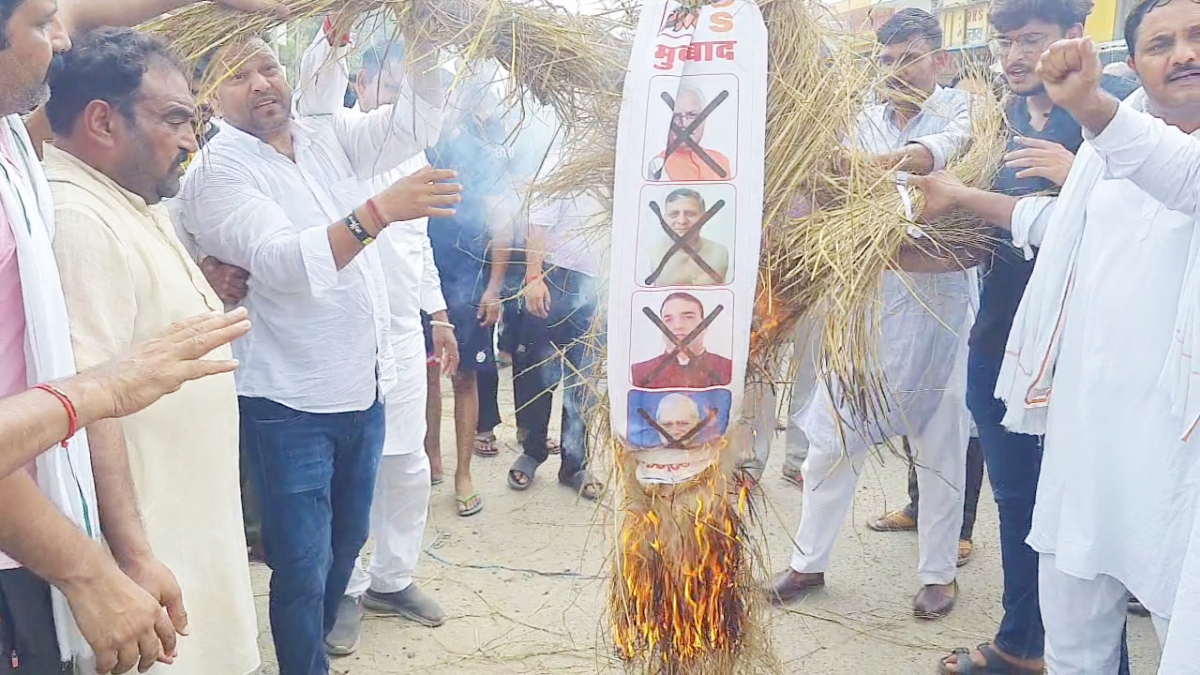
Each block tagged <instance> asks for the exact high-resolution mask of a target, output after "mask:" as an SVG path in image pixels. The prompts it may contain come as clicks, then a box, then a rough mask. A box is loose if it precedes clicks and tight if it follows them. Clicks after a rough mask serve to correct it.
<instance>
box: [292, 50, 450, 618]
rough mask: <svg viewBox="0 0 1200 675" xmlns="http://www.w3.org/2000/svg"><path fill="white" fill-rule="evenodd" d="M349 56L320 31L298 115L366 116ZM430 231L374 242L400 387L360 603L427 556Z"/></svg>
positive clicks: (409, 229) (436, 292)
mask: <svg viewBox="0 0 1200 675" xmlns="http://www.w3.org/2000/svg"><path fill="white" fill-rule="evenodd" d="M346 51H347V50H346V49H345V48H341V49H336V50H335V49H333V48H332V47H330V45H329V42H328V41H327V40H326V39H325V37H324V34H323V32H321V31H318V33H317V36H316V37H315V38H314V39H313V42H312V44H310V45H309V47H308V50H307V51H305V53H304V56H303V57H302V59H301V62H300V87H299V89H297V91H296V110H297V111H298V112H299V113H300V114H301V115H302V116H306V117H318V118H320V117H324V116H329V115H333V114H335V113H337V114H343V115H348V116H361V115H363V113H362V112H360V111H358V110H357V109H356V110H350V111H346V110H342V95H343V93H344V92H345V90H346V85H347V83H348V81H349V78H348V74H347V72H346V64H345V60H344V59H345V56H346V54H345V52H346ZM428 165H429V163H428V161H426V159H425V155H424V153H421V154H418V155H416V156H414V157H412V158H411V159H409V160H407V161H406V162H404V163H403V164H401V165H400V166H398V167H396V168H394V169H392V170H390V171H388V172H386V173H384V174H382V175H379V176H375V177H373V178H372V179H370V181H368V186H369V190H368V193H369V194H378V193H380V192H382V191H383V190H385V189H386V188H387V187H388V186H390V185H392V184H393V183H395V182H396V181H398V180H400V179H401V178H404V177H405V176H408V175H410V174H412V173H415V172H417V171H419V170H421V169H423V168H424V167H426V166H428ZM428 228H429V221H428V219H427V218H419V219H416V220H409V221H404V222H397V223H392V224H391V225H389V226H388V228H387V229H386V230H384V231H383V233H382V234H381V235H380V236H379V239H378V240H377V241H376V242H375V244H373V248H375V249H376V250H377V251H378V254H379V260H380V262H381V263H382V267H383V277H384V282H385V284H386V287H387V296H388V305H389V307H390V312H391V330H390V339H391V348H392V353H393V356H394V358H395V362H396V386H395V387H394V388H393V389H392V391H391V392H389V393H388V396H387V405H386V407H385V414H386V420H385V424H386V433H385V435H384V443H383V455H384V458H383V461H382V462H381V463H380V465H379V477H378V479H377V480H376V483H375V497H374V500H373V502H372V504H371V536H372V538H374V540H375V551H374V554H373V555H372V556H371V564H370V568H369V570H364V569H363V565H362V559H361V558H360V559H359V560H356V561H355V563H354V570H353V572H352V573H351V575H350V582H349V584H348V585H347V587H346V595H348V596H351V597H355V598H358V597H361V596H362V595H363V594H364V593H366V591H367V590H368V589H372V590H374V591H375V592H378V593H396V592H399V591H402V590H404V589H406V588H408V586H409V585H411V584H412V581H413V578H412V577H413V573H414V572H415V571H416V568H417V561H418V560H419V558H420V554H421V538H422V535H423V534H424V532H425V523H426V519H427V517H428V512H429V496H430V487H431V486H430V468H429V458H428V456H426V454H425V451H424V450H425V449H424V439H425V430H426V429H425V425H426V422H425V399H426V395H427V392H428V385H427V383H426V375H425V367H426V354H425V339H424V338H425V336H424V331H423V329H422V327H421V312H422V311H425V312H427V313H429V314H432V313H434V312H439V311H442V310H444V309H446V301H445V299H443V297H442V289H441V280H440V278H439V276H438V271H437V267H436V266H435V265H434V261H433V247H432V246H431V245H430V242H429V230H428Z"/></svg>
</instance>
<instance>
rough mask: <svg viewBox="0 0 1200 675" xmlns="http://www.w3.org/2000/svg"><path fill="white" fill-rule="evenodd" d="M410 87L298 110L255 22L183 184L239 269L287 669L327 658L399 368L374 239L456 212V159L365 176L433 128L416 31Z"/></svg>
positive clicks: (219, 63) (198, 224)
mask: <svg viewBox="0 0 1200 675" xmlns="http://www.w3.org/2000/svg"><path fill="white" fill-rule="evenodd" d="M410 48H412V49H414V50H416V51H417V53H418V54H420V55H421V56H420V57H419V58H417V59H415V60H414V63H413V66H412V70H411V71H410V73H409V83H410V85H411V91H413V92H414V93H415V95H414V96H406V97H405V98H403V99H402V100H399V101H397V103H396V104H395V105H394V106H392V105H383V106H379V107H378V108H376V109H375V110H373V111H371V112H370V113H364V114H357V115H352V114H348V113H349V111H338V112H337V113H335V114H333V115H331V116H329V117H328V118H327V119H326V118H322V119H317V118H296V117H293V116H292V90H291V86H290V85H289V84H288V82H287V79H286V76H285V73H284V69H283V66H282V65H281V64H280V63H279V59H278V57H277V56H276V55H275V53H274V51H272V49H271V48H270V47H269V46H268V45H267V44H266V43H265V42H264V41H263V40H261V39H258V38H244V39H239V40H234V41H231V43H230V44H228V45H226V46H224V47H222V48H221V49H220V50H219V51H218V53H217V54H216V56H215V57H214V59H213V66H212V69H211V70H212V76H213V78H214V81H216V82H218V84H217V86H216V89H215V93H214V95H213V101H212V102H213V105H214V112H216V113H217V114H218V115H220V116H221V118H222V127H221V133H219V134H217V136H216V137H214V138H213V139H212V141H210V142H209V143H208V144H206V145H205V146H204V149H203V150H201V151H200V155H199V157H198V158H197V161H196V162H195V163H194V164H193V166H192V167H191V168H190V169H189V173H188V176H187V178H186V180H185V181H184V188H183V191H182V192H181V202H182V204H183V210H184V216H185V218H184V224H185V227H187V228H188V229H189V231H190V232H191V233H192V234H193V235H194V236H195V237H196V243H197V244H198V245H199V248H200V250H201V251H203V252H205V253H206V254H208V255H212V256H214V257H215V258H217V259H218V260H220V261H222V262H224V263H227V264H230V265H236V266H237V267H240V268H242V269H244V270H246V271H248V272H249V274H250V276H249V279H250V283H249V288H248V291H247V293H246V297H245V300H244V301H243V303H244V306H245V307H246V308H247V310H249V312H250V316H251V319H252V320H253V321H255V322H256V324H257V325H256V328H257V330H253V331H251V334H250V335H249V336H248V337H247V340H245V341H243V342H242V343H239V344H238V345H236V346H235V347H236V349H235V352H236V354H237V356H238V360H239V361H240V362H241V364H242V365H241V367H240V368H239V369H238V381H237V387H238V394H239V396H240V398H239V403H240V408H241V422H242V427H243V431H244V433H245V434H246V437H247V439H248V440H247V445H248V447H249V455H250V464H251V468H252V471H251V473H252V476H251V477H252V480H253V483H254V489H255V492H256V493H258V495H259V496H260V499H261V507H262V537H263V544H264V548H265V553H266V559H267V564H268V565H269V566H270V567H271V571H272V577H271V598H270V614H271V629H272V637H273V638H274V641H275V652H276V655H277V656H278V659H279V669H280V674H281V675H313V674H315V673H326V672H328V670H329V659H328V655H327V654H326V649H325V637H326V636H327V635H328V634H329V631H330V630H331V629H332V628H333V625H334V623H335V621H336V619H337V614H338V608H339V605H340V604H341V600H342V597H343V596H344V594H345V592H346V586H347V583H348V581H349V578H350V573H351V571H352V570H353V568H354V562H355V560H356V558H357V557H358V553H359V551H360V550H361V549H362V546H363V545H364V544H365V543H366V541H367V536H368V532H369V523H370V510H371V501H372V495H373V494H374V488H375V478H376V474H377V471H378V467H379V462H380V458H381V456H382V454H383V442H384V429H385V408H384V400H385V399H386V397H387V395H388V394H389V393H391V391H392V390H393V389H394V387H395V385H396V368H395V360H394V357H393V351H392V344H391V333H392V328H391V322H392V316H391V310H390V306H389V300H388V294H387V290H386V281H385V272H384V268H383V265H382V263H381V262H380V259H379V254H378V250H377V249H376V248H373V247H374V246H375V243H376V239H377V238H378V237H379V236H380V235H381V234H382V233H383V231H384V230H385V229H386V228H387V227H389V226H390V225H391V224H392V223H402V222H405V221H409V220H414V219H418V218H423V217H428V216H436V215H451V214H453V208H452V207H453V206H454V205H455V204H457V203H458V201H459V196H458V193H459V192H460V190H461V188H460V186H459V185H458V184H457V183H452V182H447V181H451V180H453V179H454V178H455V174H454V172H451V171H437V170H433V169H423V170H421V171H418V172H416V173H414V174H413V175H411V176H408V177H406V178H403V179H401V180H400V181H397V182H395V183H393V184H392V185H390V186H388V187H387V188H386V189H384V190H382V191H379V192H375V191H373V190H371V189H370V185H369V181H370V180H371V179H372V178H373V177H375V176H376V175H377V174H379V173H382V172H385V171H388V170H390V169H392V168H393V167H396V166H398V165H400V164H401V163H403V162H404V161H406V160H408V159H409V158H411V157H412V156H413V155H415V154H416V153H418V152H419V151H420V150H421V149H422V148H425V147H428V146H429V145H430V144H432V143H433V142H434V140H435V139H436V138H437V135H438V133H439V131H440V127H441V105H442V89H441V81H440V78H439V77H438V73H437V64H436V55H435V53H434V52H433V50H432V49H431V48H430V47H428V46H427V45H423V44H420V43H410Z"/></svg>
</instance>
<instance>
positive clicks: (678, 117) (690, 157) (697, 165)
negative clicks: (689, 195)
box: [650, 84, 732, 181]
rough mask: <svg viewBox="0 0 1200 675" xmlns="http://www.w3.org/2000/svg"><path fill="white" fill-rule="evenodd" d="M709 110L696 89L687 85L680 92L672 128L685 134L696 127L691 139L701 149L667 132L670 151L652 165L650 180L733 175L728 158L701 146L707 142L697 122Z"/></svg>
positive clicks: (687, 179)
mask: <svg viewBox="0 0 1200 675" xmlns="http://www.w3.org/2000/svg"><path fill="white" fill-rule="evenodd" d="M707 106H708V100H707V99H706V98H705V96H704V93H703V92H701V91H700V90H699V89H697V88H696V87H693V86H691V85H687V84H685V85H683V86H681V87H680V88H679V92H678V93H677V94H676V95H675V108H674V112H673V113H672V114H671V122H672V126H673V127H679V128H680V129H685V130H686V129H688V128H689V127H691V126H692V125H693V124H695V125H696V127H695V128H694V129H692V130H691V132H690V134H689V136H690V138H691V140H692V141H694V142H695V145H696V147H699V148H701V149H700V150H696V149H695V148H693V147H692V144H691V143H687V142H684V141H681V140H679V139H678V138H677V134H676V132H675V130H674V128H672V130H671V131H669V132H667V147H668V148H670V149H671V150H670V151H669V152H667V151H664V152H663V154H661V155H659V156H658V157H655V158H654V159H653V160H651V161H650V177H651V178H653V179H654V180H664V181H665V180H670V181H692V180H726V179H728V178H729V177H730V176H731V175H732V172H731V171H730V168H729V167H730V164H729V158H728V157H726V156H725V155H723V154H721V153H719V152H717V151H716V150H711V149H709V148H705V147H703V146H701V145H700V143H701V142H702V141H703V139H704V122H703V121H701V122H700V123H698V124H697V123H696V120H697V119H699V118H700V116H701V115H702V114H703V111H704V109H705V108H706V107H707ZM702 154H703V155H704V156H701V155H702ZM718 169H720V170H718Z"/></svg>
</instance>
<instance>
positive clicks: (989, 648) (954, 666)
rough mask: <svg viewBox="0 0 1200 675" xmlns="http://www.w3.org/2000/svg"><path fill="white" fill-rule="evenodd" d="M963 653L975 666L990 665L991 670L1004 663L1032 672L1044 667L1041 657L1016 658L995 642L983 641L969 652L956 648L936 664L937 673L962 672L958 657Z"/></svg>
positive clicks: (943, 674)
mask: <svg viewBox="0 0 1200 675" xmlns="http://www.w3.org/2000/svg"><path fill="white" fill-rule="evenodd" d="M964 655H965V656H967V658H969V659H970V661H971V664H972V665H974V666H975V668H987V667H988V666H989V665H990V666H992V669H993V670H996V669H997V666H999V665H1000V664H1005V665H1008V666H1011V669H1019V670H1021V671H1027V672H1028V673H1030V674H1032V673H1041V672H1042V671H1043V670H1044V669H1045V667H1046V664H1045V663H1044V662H1043V661H1042V660H1041V659H1018V658H1017V657H1015V656H1009V655H1008V654H1006V653H1005V652H1004V651H1002V650H1001V649H1000V648H999V647H997V646H996V645H995V644H992V643H985V644H981V645H979V646H978V647H976V648H974V649H972V650H970V651H969V652H968V651H967V650H965V649H956V650H955V651H954V653H953V654H951V655H949V656H947V657H945V658H943V659H942V663H941V665H939V666H938V673H940V674H941V675H952V674H954V673H961V672H963V671H964V670H965V668H963V665H961V664H960V662H959V661H960V657H962V656H964ZM988 672H990V671H988Z"/></svg>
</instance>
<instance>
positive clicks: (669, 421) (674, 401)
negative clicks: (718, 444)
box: [654, 394, 702, 447]
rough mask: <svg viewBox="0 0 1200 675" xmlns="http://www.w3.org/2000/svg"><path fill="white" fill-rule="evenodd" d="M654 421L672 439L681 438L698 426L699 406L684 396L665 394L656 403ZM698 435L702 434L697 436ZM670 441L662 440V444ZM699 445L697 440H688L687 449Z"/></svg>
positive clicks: (667, 439)
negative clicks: (656, 408)
mask: <svg viewBox="0 0 1200 675" xmlns="http://www.w3.org/2000/svg"><path fill="white" fill-rule="evenodd" d="M654 419H655V421H656V422H658V426H660V427H662V428H663V431H666V432H667V433H668V434H670V435H671V437H672V438H683V437H684V436H686V435H687V434H688V433H689V432H691V430H692V429H695V428H696V427H697V426H698V425H699V424H700V406H698V405H696V402H695V401H693V400H692V399H691V398H690V397H689V396H687V395H685V394H667V395H666V396H664V397H663V399H662V400H661V401H659V402H658V410H657V411H656V412H655V414H654ZM700 435H702V434H697V436H700ZM670 441H671V439H669V438H664V439H663V443H664V444H666V443H669V442H670ZM699 444H700V441H699V440H697V439H696V438H692V439H689V442H688V447H695V446H697V445H699Z"/></svg>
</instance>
